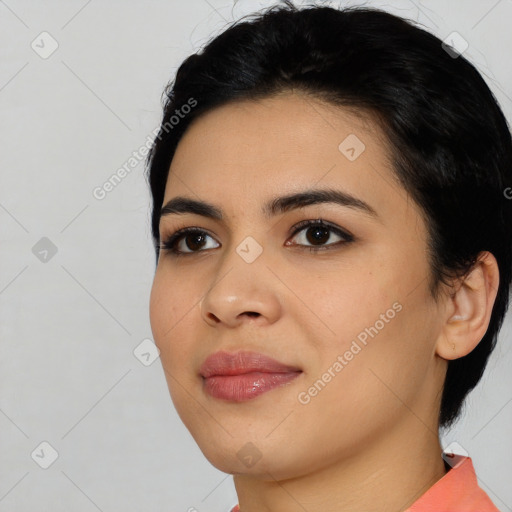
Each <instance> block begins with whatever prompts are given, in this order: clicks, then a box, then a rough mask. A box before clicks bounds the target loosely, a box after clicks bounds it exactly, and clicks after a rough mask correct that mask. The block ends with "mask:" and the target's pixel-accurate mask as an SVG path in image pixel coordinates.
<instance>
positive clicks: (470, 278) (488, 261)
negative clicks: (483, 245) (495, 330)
mask: <svg viewBox="0 0 512 512" xmlns="http://www.w3.org/2000/svg"><path fill="white" fill-rule="evenodd" d="M498 285H499V269H498V263H497V261H496V258H495V257H494V255H493V254H491V253H490V252H488V251H484V252H481V253H480V254H479V256H478V259H477V261H476V263H475V265H474V266H473V267H472V269H471V270H470V272H469V273H468V274H466V275H465V276H464V277H462V278H460V279H457V280H456V281H455V283H454V284H453V291H452V293H451V294H450V296H449V297H448V298H447V299H446V300H447V304H446V310H445V322H444V324H443V326H442V332H441V334H440V336H439V338H438V340H437V343H436V353H437V354H438V355H439V356H441V357H442V358H443V359H449V360H451V359H458V358H459V357H463V356H465V355H467V354H469V353H470V352H471V351H472V350H473V349H474V348H475V347H476V346H477V345H478V343H480V341H481V340H482V338H483V337H484V335H485V333H486V331H487V328H488V327H489V321H490V318H491V313H492V308H493V306H494V301H495V300H496V295H497V293H498Z"/></svg>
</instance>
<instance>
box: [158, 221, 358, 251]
mask: <svg viewBox="0 0 512 512" xmlns="http://www.w3.org/2000/svg"><path fill="white" fill-rule="evenodd" d="M301 231H304V235H302V236H301V237H299V243H290V242H288V241H287V242H286V244H285V245H287V246H290V245H294V246H295V245H297V246H299V247H304V248H306V249H308V250H309V251H312V252H318V251H321V250H326V249H330V248H331V246H340V245H342V244H346V243H349V242H352V241H354V236H353V235H351V234H350V233H348V232H346V231H345V230H343V229H341V228H340V227H338V226H335V225H332V224H330V223H328V222H325V221H324V220H322V219H317V220H304V221H302V222H299V224H297V225H295V226H294V227H293V228H292V236H293V237H294V236H295V235H296V234H297V233H300V232H301ZM332 234H334V235H335V236H337V237H339V238H340V239H341V240H338V241H335V242H334V243H329V244H327V245H324V244H326V242H328V241H329V240H330V239H331V236H332ZM208 238H212V237H211V236H210V235H209V234H208V233H207V232H206V231H205V230H204V229H201V228H198V227H188V228H183V229H179V230H178V231H176V232H175V233H173V234H172V235H170V236H169V237H168V238H166V239H165V240H163V242H162V244H161V245H160V249H161V250H163V251H166V252H169V253H171V254H172V255H173V256H185V255H192V254H195V253H199V252H202V249H215V248H216V247H219V245H214V246H212V245H211V244H210V246H208V243H207V239H208ZM212 239H213V238H212ZM307 243H310V244H312V245H309V246H308V245H305V244H307Z"/></svg>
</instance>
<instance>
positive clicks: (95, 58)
mask: <svg viewBox="0 0 512 512" xmlns="http://www.w3.org/2000/svg"><path fill="white" fill-rule="evenodd" d="M324 3H326V4H331V5H339V2H324ZM349 3H350V4H355V3H358V2H345V3H344V4H345V5H348V4H349ZM359 3H361V2H359ZM365 3H366V4H367V5H375V6H379V7H384V8H385V9H387V10H389V11H391V12H393V13H396V14H399V15H402V16H404V17H408V18H411V19H414V20H418V21H420V22H421V23H422V24H423V25H424V26H426V27H428V28H429V29H430V30H431V31H432V32H434V33H435V34H436V35H438V36H439V37H440V38H441V39H444V38H446V37H447V36H448V35H449V34H451V33H452V32H453V31H456V32H458V33H459V34H460V35H461V36H462V37H463V38H464V39H465V40H467V42H468V43H469V47H468V49H467V50H466V51H465V55H466V56H467V57H468V58H469V59H470V60H471V61H472V62H473V63H474V64H475V65H476V66H477V67H478V69H479V70H480V71H481V72H482V73H484V74H485V78H486V80H487V82H488V84H489V85H490V87H491V89H492V90H493V91H494V93H495V95H496V97H497V98H498V100H499V102H500V104H501V106H502V108H503V109H504V111H505V114H506V115H507V118H508V119H509V120H510V119H512V99H511V98H512V69H511V66H510V52H511V49H512V32H511V31H510V22H511V19H512V2H511V1H510V0H500V1H496V0H492V1H491V0H489V1H481V0H478V1H476V0H473V1H450V2H447V1H445V0H435V1H429V2H419V1H418V0H404V1H396V2H377V1H371V2H365ZM270 4H271V2H257V1H244V0H239V1H237V2H228V1H227V0H189V1H186V2H185V1H180V2H179V1H177V0H176V1H164V0H158V1H153V2H148V3H143V2H135V1H130V2H128V1H124V2H121V1H119V0H118V1H108V2H100V1H99V0H89V1H86V0H73V1H69V0H68V1H48V2H36V1H31V2H29V1H15V0H5V1H0V44H1V50H0V51H1V56H2V57H1V59H0V119H1V122H0V140H1V141H2V150H1V151H0V167H1V171H0V180H1V182H0V237H1V238H0V240H1V244H2V250H1V261H0V348H1V357H0V383H1V386H0V449H1V451H0V454H1V455H0V460H1V463H0V512H3V511H14V512H22V511H27V512H28V511H34V510H39V511H52V512H58V511H68V510H73V511H74V512H82V511H83V512H89V511H91V512H94V511H95V510H100V511H103V512H107V511H121V510H123V511H126V512H128V511H136V510H137V511H141V510H145V511H154V512H157V511H164V510H165V511H170V510H172V511H176V512H178V511H187V510H189V509H190V508H191V507H194V508H195V509H196V510H197V511H199V512H203V511H204V512H207V511H208V512H227V510H229V507H230V506H232V505H233V504H234V503H236V494H235V492H234V487H233V483H232V477H231V476H230V475H226V474H224V473H221V472H220V471H218V470H216V469H215V468H214V467H212V466H211V465H210V464H209V463H208V462H207V461H206V459H205V458H204V457H203V455H202V454H201V452H200V450H199V448H198V447H197V446H196V445H195V443H194V441H193V439H192V438H191V436H190V434H189V433H188V431H187V430H186V429H185V428H184V426H183V425H182V424H181V422H180V420H179V418H178V416H177V413H176V412H175V410H174V408H173V406H172V403H171V401H170V397H169V394H168V390H167V384H166V382H165V377H164V373H163V371H162V368H161V363H160V359H156V360H155V361H154V362H153V363H152V364H149V365H147V366H146V365H145V364H143V362H141V359H143V360H144V358H141V359H139V358H137V357H136V356H135V354H134V350H136V347H138V346H139V344H140V343H141V342H142V341H143V340H145V339H151V330H150V325H149V318H148V298H149V292H150V287H151V281H152V277H153V272H154V253H153V249H152V246H151V242H150V236H149V234H150V230H149V195H148V192H147V190H146V183H145V179H144V176H143V169H144V167H143V163H142V162H140V163H138V165H137V166H134V167H130V171H131V172H130V173H129V174H128V175H127V176H126V177H125V178H124V179H123V180H122V182H121V183H119V184H118V185H117V186H116V187H115V188H114V189H113V190H112V191H110V192H109V193H108V194H106V196H105V197H104V198H103V199H101V200H99V199H96V198H95V197H94V195H93V190H94V189H95V188H96V187H99V186H102V184H103V183H104V182H105V181H107V180H108V179H109V177H110V176H111V175H112V174H113V173H114V172H116V170H117V169H119V168H120V167H122V166H123V165H124V164H126V163H127V162H128V161H129V158H130V157H131V156H132V155H133V152H134V151H138V150H139V148H140V147H141V146H142V145H144V143H145V142H146V140H147V137H148V136H151V133H152V131H153V130H154V129H155V128H156V127H157V126H158V124H159V121H160V118H161V106H160V98H161V93H162V90H163V87H164V85H165V84H166V83H167V81H168V80H169V79H170V78H171V77H172V76H173V73H174V72H175V70H176V68H177V66H178V65H179V64H180V62H181V61H182V60H183V59H184V58H185V57H186V56H187V55H188V54H190V53H191V52H193V51H196V50H197V49H199V47H200V46H201V45H203V44H204V43H205V42H206V41H207V39H208V38H209V37H210V36H212V35H214V34H216V33H218V32H219V31H220V30H222V29H223V28H224V27H225V26H226V24H227V23H228V22H229V21H230V20H232V19H237V18H239V17H240V16H242V15H244V14H247V13H249V12H251V11H253V10H255V9H258V8H260V7H261V6H265V5H270ZM42 32H48V33H49V34H50V35H49V36H48V35H41V33H42ZM55 41H56V43H55ZM52 44H53V45H55V44H58V48H57V49H56V50H55V51H54V53H52V54H51V55H48V53H49V52H50V51H51V50H52ZM132 164H133V161H132ZM44 237H46V239H48V240H46V239H43V240H42V241H41V239H42V238H44ZM49 241H51V242H49ZM34 247H35V248H34ZM45 251H46V252H45ZM55 251H56V252H55ZM511 339H512V332H511V325H510V317H507V319H506V322H505V325H504V328H503V330H502V333H501V336H500V341H499V345H498V347H497V349H496V351H495V353H494V354H493V356H492V358H491V360H490V362H489V365H488V369H487V370H486V373H485V376H484V378H483V381H482V382H481V384H480V385H479V386H478V387H477V389H476V390H475V391H474V392H473V393H472V394H471V395H470V399H469V401H468V407H467V409H466V412H465V414H464V416H463V417H462V419H461V421H459V423H458V424H457V425H456V427H455V428H453V429H452V430H451V431H449V432H447V433H446V434H445V435H444V436H443V444H444V446H446V445H448V444H450V443H452V442H457V443H459V445H461V447H463V448H464V449H465V450H467V451H468V452H469V454H470V456H471V457H472V458H473V461H474V464H475V467H476V470H477V474H478V476H479V482H480V485H481V486H482V487H483V488H484V489H485V490H486V491H487V492H488V493H489V495H490V496H491V498H492V499H493V500H494V501H495V503H496V504H497V506H498V507H500V509H501V510H502V511H510V510H512V486H510V481H511V478H512V440H511V436H510V425H511V423H512V404H511V401H512V373H511V372H510V370H509V369H510V368H511V367H512V354H511ZM146 343H147V342H146ZM142 349H144V345H143V346H142ZM142 349H140V350H141V351H144V350H142ZM144 357H145V360H146V362H147V363H148V362H149V361H148V358H150V356H144ZM151 358H152V356H151ZM151 358H150V359H151ZM43 441H46V442H47V443H49V445H51V447H53V449H54V450H55V451H56V452H57V453H58V457H57V458H56V460H55V461H54V462H53V463H52V464H51V465H50V466H49V467H48V468H47V469H43V468H42V467H40V466H41V464H43V465H44V464H45V463H46V464H48V463H49V462H51V456H52V448H50V447H49V446H47V445H41V443H42V442H43Z"/></svg>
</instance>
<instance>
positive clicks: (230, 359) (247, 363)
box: [199, 351, 302, 378]
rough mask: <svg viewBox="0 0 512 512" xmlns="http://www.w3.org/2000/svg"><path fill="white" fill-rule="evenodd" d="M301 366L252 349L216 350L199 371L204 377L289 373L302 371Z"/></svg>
mask: <svg viewBox="0 0 512 512" xmlns="http://www.w3.org/2000/svg"><path fill="white" fill-rule="evenodd" d="M300 371H302V370H301V369H300V368H297V367H296V366H291V365H287V364H284V363H281V362H279V361H277V360H276V359H273V358H271V357H269V356H266V355H265V354H260V353H258V352H250V351H239V352H234V353H233V352H223V351H221V352H215V353H214V354H211V355H210V356H208V357H207V358H206V359H205V361H204V363H203V364H202V365H201V368H200V370H199V373H200V374H201V375H202V376H203V377H204V378H208V377H212V376H214V375H241V374H244V373H251V372H264V373H289V372H300Z"/></svg>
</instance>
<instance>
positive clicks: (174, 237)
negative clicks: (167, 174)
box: [159, 217, 356, 257]
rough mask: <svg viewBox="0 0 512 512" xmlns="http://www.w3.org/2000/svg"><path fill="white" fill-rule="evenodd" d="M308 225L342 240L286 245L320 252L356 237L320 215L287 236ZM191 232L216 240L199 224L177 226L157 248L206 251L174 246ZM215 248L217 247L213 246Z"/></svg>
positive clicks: (176, 252)
mask: <svg viewBox="0 0 512 512" xmlns="http://www.w3.org/2000/svg"><path fill="white" fill-rule="evenodd" d="M309 226H322V227H324V228H326V229H328V230H329V231H330V232H332V233H334V234H336V235H337V236H340V237H341V238H343V239H344V240H341V241H338V242H335V243H330V244H326V245H319V246H315V245H304V244H296V243H288V240H287V242H286V245H287V246H295V247H300V248H303V249H309V250H310V251H311V252H320V251H322V250H328V249H331V248H334V247H338V246H340V245H343V244H347V243H350V242H353V241H355V240H356V237H355V236H354V235H353V234H352V233H351V232H349V231H348V230H346V229H344V228H342V227H340V226H338V225H337V224H334V223H332V222H329V221H326V220H324V219H323V218H320V217H319V218H316V219H305V220H302V221H300V222H298V223H296V224H294V225H293V226H292V227H291V228H290V230H289V232H288V237H294V236H295V235H297V233H299V232H301V231H304V230H305V229H306V228H308V227H309ZM193 233H200V234H205V235H207V236H209V237H211V238H213V239H214V240H216V239H215V237H214V236H213V235H212V234H211V233H210V232H209V231H208V230H207V229H204V228H201V227H199V226H185V227H182V228H177V229H176V230H174V231H173V232H172V234H170V235H169V236H161V243H160V245H159V248H160V249H161V250H163V251H166V252H169V253H171V254H172V255H173V256H175V257H179V256H188V255H194V254H200V253H203V252H207V251H206V250H202V249H201V250H198V251H190V252H187V251H179V250H177V249H176V247H175V246H176V245H177V243H178V242H180V241H181V239H183V237H185V236H187V235H189V234H193ZM217 243H220V242H217ZM215 248H217V247H215Z"/></svg>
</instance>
